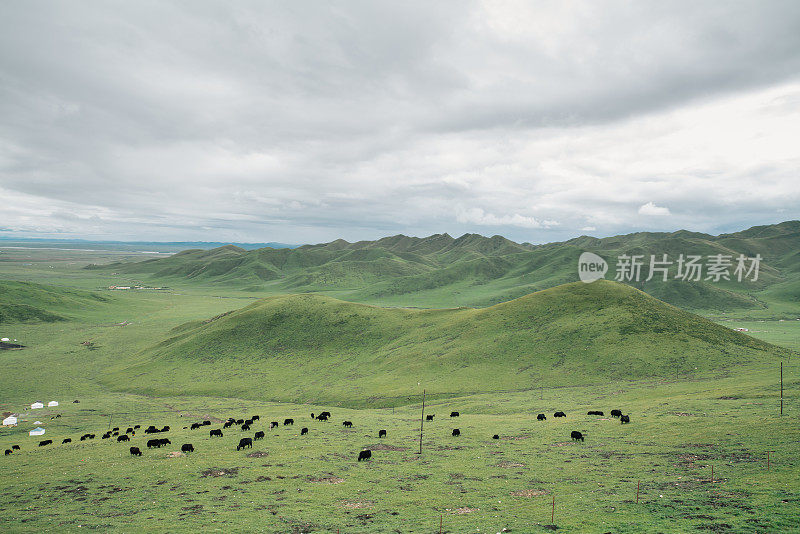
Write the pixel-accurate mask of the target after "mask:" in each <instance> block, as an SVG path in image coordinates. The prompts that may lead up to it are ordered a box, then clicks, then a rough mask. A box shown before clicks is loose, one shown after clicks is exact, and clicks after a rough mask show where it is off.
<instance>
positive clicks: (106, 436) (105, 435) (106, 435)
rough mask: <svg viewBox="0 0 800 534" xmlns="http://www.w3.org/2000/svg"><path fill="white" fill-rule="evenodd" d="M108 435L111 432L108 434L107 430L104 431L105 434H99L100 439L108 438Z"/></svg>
mask: <svg viewBox="0 0 800 534" xmlns="http://www.w3.org/2000/svg"><path fill="white" fill-rule="evenodd" d="M110 437H111V434H109V433H108V432H106V433H105V434H103V435H102V436H100V439H108V438H110Z"/></svg>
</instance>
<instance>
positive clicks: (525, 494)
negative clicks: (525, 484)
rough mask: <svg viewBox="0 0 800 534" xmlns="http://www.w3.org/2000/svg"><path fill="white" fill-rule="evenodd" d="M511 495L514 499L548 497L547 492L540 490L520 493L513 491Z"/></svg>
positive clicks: (521, 491)
mask: <svg viewBox="0 0 800 534" xmlns="http://www.w3.org/2000/svg"><path fill="white" fill-rule="evenodd" d="M509 495H511V496H512V497H538V496H540V495H547V492H546V491H545V490H540V489H527V490H520V491H512V492H511V493H510V494H509Z"/></svg>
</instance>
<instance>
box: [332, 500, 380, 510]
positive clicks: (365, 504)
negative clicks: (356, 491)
mask: <svg viewBox="0 0 800 534" xmlns="http://www.w3.org/2000/svg"><path fill="white" fill-rule="evenodd" d="M339 504H340V505H341V507H342V508H349V509H351V510H359V509H361V508H371V507H372V505H373V504H375V503H373V502H372V501H342V502H341V503H339Z"/></svg>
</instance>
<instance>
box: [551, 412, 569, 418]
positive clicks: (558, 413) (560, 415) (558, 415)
mask: <svg viewBox="0 0 800 534" xmlns="http://www.w3.org/2000/svg"><path fill="white" fill-rule="evenodd" d="M566 416H567V414H565V413H564V412H556V413H554V414H553V417H566Z"/></svg>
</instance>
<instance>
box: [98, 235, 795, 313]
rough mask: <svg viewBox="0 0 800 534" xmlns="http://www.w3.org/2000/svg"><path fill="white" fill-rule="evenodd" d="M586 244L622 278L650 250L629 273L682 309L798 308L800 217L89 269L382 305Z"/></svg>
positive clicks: (500, 294)
mask: <svg viewBox="0 0 800 534" xmlns="http://www.w3.org/2000/svg"><path fill="white" fill-rule="evenodd" d="M582 252H593V253H595V254H597V255H599V256H601V257H602V258H604V259H605V260H606V261H607V262H608V264H609V272H608V273H607V274H606V278H607V279H614V277H615V274H616V268H617V267H618V266H619V265H618V264H619V258H620V256H641V257H642V258H643V261H644V262H645V265H644V266H643V267H642V274H641V276H640V278H639V280H638V281H637V280H636V279H630V280H627V279H626V280H622V281H623V282H625V283H627V284H629V285H631V286H634V287H636V288H638V289H641V290H643V291H645V292H646V293H649V294H651V295H653V296H655V297H657V298H659V299H661V300H663V301H666V302H668V303H670V304H673V305H676V306H679V307H682V308H686V309H691V310H708V311H728V310H748V309H749V310H754V311H762V312H769V313H773V314H778V315H780V314H795V315H796V314H797V313H798V307H797V304H798V302H799V301H800V221H787V222H783V223H779V224H774V225H767V226H756V227H753V228H750V229H747V230H744V231H741V232H736V233H731V234H722V235H718V236H712V235H709V234H703V233H698V232H689V231H685V230H681V231H677V232H671V233H666V232H638V233H633V234H627V235H620V236H614V237H607V238H602V239H598V238H593V237H588V236H582V237H578V238H575V239H571V240H569V241H564V242H559V243H549V244H545V245H532V244H529V243H522V244H520V243H515V242H513V241H510V240H508V239H506V238H504V237H501V236H493V237H484V236H481V235H477V234H465V235H463V236H461V237H458V238H453V237H451V236H449V235H447V234H435V235H432V236H429V237H424V238H417V237H408V236H404V235H396V236H392V237H385V238H383V239H379V240H377V241H359V242H356V243H349V242H347V241H344V240H341V239H340V240H336V241H333V242H331V243H323V244H318V245H303V246H300V247H297V248H293V249H290V248H273V247H268V248H258V249H253V250H246V249H245V248H243V247H238V246H235V245H225V246H221V247H217V248H212V249H210V250H202V249H198V248H195V249H191V250H185V251H183V252H180V253H177V254H174V255H172V256H169V257H161V258H154V259H150V260H146V261H142V262H135V263H113V264H108V265H95V266H89V267H87V268H90V269H101V270H107V271H109V272H110V271H114V272H117V273H122V274H135V275H137V276H141V275H149V276H150V278H151V279H153V280H154V281H155V280H158V281H160V282H161V283H172V284H178V283H192V284H200V285H206V286H215V285H223V286H226V287H236V288H240V289H243V290H250V291H266V292H272V293H306V292H327V293H328V294H330V295H334V296H336V297H338V298H342V299H345V300H350V301H356V302H365V303H376V304H382V305H397V306H420V307H453V306H489V305H493V304H496V303H499V302H504V301H508V300H511V299H514V298H518V297H520V296H522V295H526V294H528V293H531V292H534V291H538V290H542V289H546V288H550V287H554V286H557V285H560V284H564V283H569V282H573V281H576V280H578V258H579V257H580V255H581V253H582ZM665 254H666V255H667V257H668V258H669V260H670V261H672V262H673V264H672V265H670V266H669V270H668V279H667V281H662V280H661V276H660V275H658V276H656V277H654V279H653V280H650V281H645V278H646V277H647V275H648V271H647V266H648V265H649V260H650V256H651V255H653V256H655V257H656V258H658V259H662V258H663V256H664V255H665ZM681 255H684V256H686V257H688V256H692V255H696V256H700V257H701V258H702V261H704V262H708V261H710V257H712V256H717V255H722V257H724V258H725V259H726V261H731V262H732V265H731V266H730V268H729V269H727V274H728V277H729V278H730V279H729V280H725V279H724V278H721V279H720V280H719V281H714V280H707V279H706V274H707V273H708V272H710V271H707V270H706V271H703V273H702V277H701V279H700V280H699V281H685V280H682V279H676V278H675V277H676V275H677V274H678V272H677V271H678V265H677V260H678V259H679V257H680V256H681ZM739 255H743V256H744V257H745V258H747V259H748V260H749V258H755V257H756V256H760V258H761V263H760V265H759V268H758V278H757V280H754V278H755V275H754V273H752V272H751V273H750V276H749V277H744V278H743V280H742V281H738V280H737V279H736V278H737V277H736V275H735V272H734V268H735V264H736V258H737V257H738V256H739ZM748 266H750V264H749V263H748ZM706 269H708V266H706Z"/></svg>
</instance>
